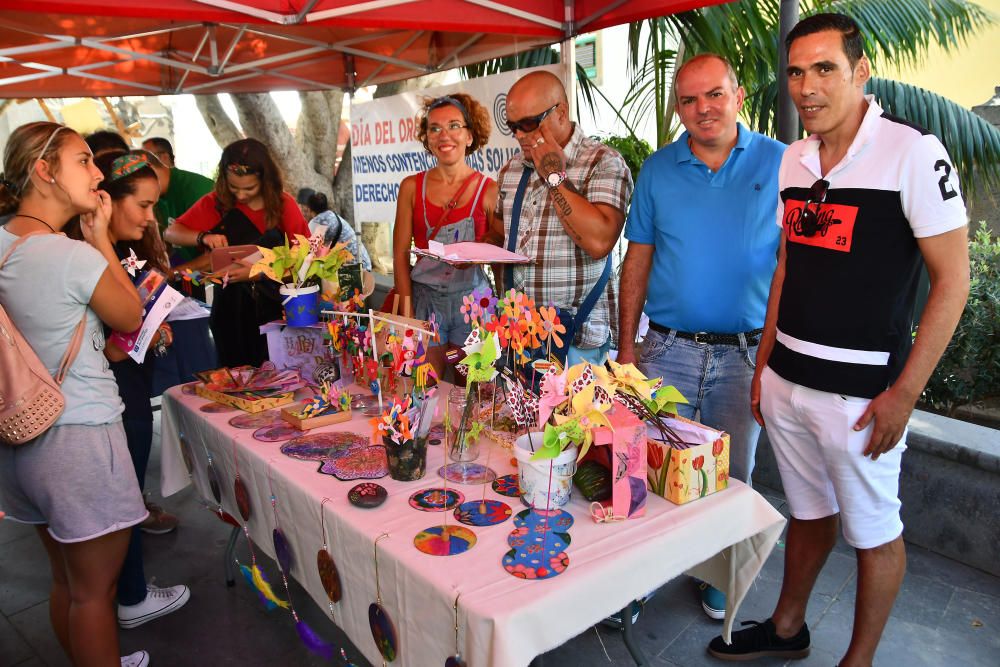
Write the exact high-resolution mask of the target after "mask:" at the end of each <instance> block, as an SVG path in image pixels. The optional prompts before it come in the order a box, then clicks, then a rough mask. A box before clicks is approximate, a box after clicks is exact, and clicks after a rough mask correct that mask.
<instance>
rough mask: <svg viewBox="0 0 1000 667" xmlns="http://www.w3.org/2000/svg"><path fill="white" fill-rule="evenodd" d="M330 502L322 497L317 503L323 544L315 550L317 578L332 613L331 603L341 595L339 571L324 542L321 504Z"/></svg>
mask: <svg viewBox="0 0 1000 667" xmlns="http://www.w3.org/2000/svg"><path fill="white" fill-rule="evenodd" d="M328 502H331V501H330V499H329V498H324V499H323V502H321V503H320V504H319V531H320V533H321V534H322V535H323V546H321V547H320V549H319V551H317V552H316V569H317V570H318V571H319V580H320V582H321V583H322V584H323V590H324V591H326V596H327V597H328V598H330V613H331V614H333V605H334V603H335V602H340V597H341V595H342V591H341V586H340V573H339V572H338V571H337V564H336V563H335V562H334V561H333V555H332V554H331V553H330V549H329V547H328V546H327V543H326V514H324V512H323V505H325V504H326V503H328Z"/></svg>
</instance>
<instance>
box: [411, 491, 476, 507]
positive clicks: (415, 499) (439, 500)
mask: <svg viewBox="0 0 1000 667" xmlns="http://www.w3.org/2000/svg"><path fill="white" fill-rule="evenodd" d="M463 500H465V496H464V495H462V492H461V491H458V490H457V489H443V488H436V489H423V490H421V491H417V492H416V493H414V494H413V495H412V496H410V507H412V508H413V509H418V510H422V511H424V512H444V511H446V510H450V509H451V508H453V507H455V506H457V505H459V504H460V503H461V502H462V501H463Z"/></svg>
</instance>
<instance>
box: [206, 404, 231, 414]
mask: <svg viewBox="0 0 1000 667" xmlns="http://www.w3.org/2000/svg"><path fill="white" fill-rule="evenodd" d="M198 409H199V410H201V411H202V412H207V413H208V414H216V413H218V412H236V411H237V410H238V409H239V408H234V407H233V406H231V405H223V404H222V403H206V404H205V405H203V406H201V407H200V408H198Z"/></svg>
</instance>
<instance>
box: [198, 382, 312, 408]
mask: <svg viewBox="0 0 1000 667" xmlns="http://www.w3.org/2000/svg"><path fill="white" fill-rule="evenodd" d="M194 393H196V394H198V395H199V396H201V397H202V398H207V399H208V400H210V401H215V402H216V403H222V404H223V405H230V406H232V407H234V408H239V409H240V410H244V411H245V412H262V411H264V410H270V409H271V408H280V407H281V406H283V405H288V404H289V403H293V402H294V401H295V392H291V391H290V392H288V393H285V394H278V395H277V396H270V397H268V398H254V397H252V396H250V395H249V393H248V392H244V393H243V394H224V393H222V392H221V391H212V390H211V389H208V388H207V387H205V385H203V384H200V383H199V384H196V385H195V386H194Z"/></svg>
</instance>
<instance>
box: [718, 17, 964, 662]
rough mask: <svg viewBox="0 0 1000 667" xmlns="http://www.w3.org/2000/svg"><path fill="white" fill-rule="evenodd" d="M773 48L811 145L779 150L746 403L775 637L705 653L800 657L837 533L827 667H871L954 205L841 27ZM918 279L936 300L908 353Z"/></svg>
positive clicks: (949, 298)
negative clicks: (833, 624)
mask: <svg viewBox="0 0 1000 667" xmlns="http://www.w3.org/2000/svg"><path fill="white" fill-rule="evenodd" d="M785 45H786V48H787V49H788V72H787V73H788V87H789V91H790V93H791V95H792V98H793V100H794V101H795V104H796V106H797V107H798V111H799V116H800V117H801V119H802V123H803V125H804V126H805V128H806V130H807V131H808V132H809V133H810V136H809V137H808V138H807V139H805V140H802V141H798V142H796V143H794V144H792V145H791V146H790V147H789V148H788V150H787V151H786V152H785V155H784V158H783V160H782V163H781V170H780V172H779V176H778V180H779V186H778V187H779V191H780V202H779V205H778V222H779V224H780V225H781V227H782V241H781V245H780V247H779V257H778V267H777V270H776V271H775V274H774V279H773V281H772V283H771V294H770V297H769V300H768V308H767V318H766V321H765V325H764V335H763V338H762V340H761V343H760V347H759V350H758V354H757V370H756V373H755V377H754V380H753V386H752V389H751V398H750V401H751V408H752V410H753V412H754V415H755V416H756V417H757V420H758V421H759V422H760V423H761V424H764V425H766V428H767V433H768V437H769V439H770V441H771V443H772V445H773V447H774V451H775V455H776V458H777V460H778V467H779V470H780V472H781V480H782V483H783V485H784V487H785V494H786V496H787V498H788V504H789V507H790V509H791V514H792V518H791V520H790V522H789V527H788V536H787V540H786V549H785V576H784V580H783V582H782V588H781V596H780V598H779V600H778V604H777V607H776V608H775V610H774V613H773V614H772V616H771V618H770V619H768V620H767V621H765V622H764V623H759V624H754V625H753V626H751V627H749V628H748V629H746V630H741V631H740V632H736V633H734V634H733V637H732V639H733V641H732V643H731V644H728V645H727V644H725V643H724V642H723V641H722V638H721V637H717V638H716V639H715V640H713V641H712V643H711V644H710V646H709V649H708V650H709V653H710V654H712V655H713V656H715V657H717V658H722V659H729V660H746V659H749V658H753V657H758V656H765V655H775V656H782V657H785V658H803V657H805V656H806V655H808V653H809V630H808V628H807V627H806V623H805V617H806V604H807V602H808V600H809V594H810V592H811V591H812V587H813V585H814V584H815V582H816V578H817V576H818V575H819V572H820V570H821V569H822V567H823V564H824V563H825V562H826V558H827V556H828V555H829V553H830V550H831V549H832V548H833V546H834V543H835V542H836V540H837V531H838V524H840V525H842V527H843V533H844V538H845V539H846V540H847V542H848V543H849V544H851V546H853V547H854V548H855V550H856V554H857V559H858V590H857V602H856V607H855V618H854V633H853V635H852V638H851V644H850V646H849V647H848V648H847V651H846V653H845V654H844V657H843V658H842V659H841V662H840V666H841V667H855V666H856V665H865V666H866V667H868V666H870V665H871V664H872V659H873V657H874V655H875V649H876V648H877V647H878V642H879V639H880V638H881V635H882V630H883V628H884V627H885V623H886V619H887V618H888V616H889V612H890V610H891V609H892V604H893V601H894V600H895V598H896V594H897V593H898V591H899V587H900V584H901V583H902V579H903V573H904V571H905V569H906V554H905V551H904V547H903V539H902V531H903V524H902V522H901V521H900V518H899V507H900V502H899V499H898V488H899V470H900V458H901V456H902V453H903V450H904V449H905V445H904V440H905V436H906V424H907V421H908V419H909V416H910V413H911V412H912V410H913V406H914V404H915V403H916V400H917V398H918V397H919V396H920V393H921V392H922V391H923V388H924V385H925V384H926V382H927V379H928V377H929V376H930V374H931V371H932V370H933V369H934V366H935V365H936V364H937V362H938V359H939V358H940V356H941V354H942V352H943V351H944V349H945V346H946V345H947V343H948V340H949V339H950V338H951V335H952V333H953V332H954V329H955V326H956V324H957V323H958V319H959V317H960V316H961V314H962V309H963V307H964V304H965V299H966V296H967V294H968V285H969V259H968V246H967V227H966V215H965V205H964V204H963V203H962V198H961V195H960V193H959V189H958V181H957V179H956V177H955V174H954V172H953V169H952V166H951V161H950V160H949V159H948V154H947V153H946V152H945V149H944V147H943V146H942V145H941V143H940V142H939V141H938V140H937V139H936V138H935V137H934V136H933V135H931V134H930V133H928V132H927V131H925V130H923V129H921V128H919V127H915V126H913V125H911V124H909V123H906V122H905V121H902V120H900V119H898V118H894V117H892V116H889V115H888V114H886V113H885V112H883V111H882V109H881V108H879V106H878V105H877V104H876V103H875V101H874V100H873V99H872V98H871V97H865V95H864V85H865V82H866V81H867V80H868V78H869V77H870V75H871V72H870V65H869V63H868V60H867V58H865V56H864V53H863V50H862V39H861V34H860V31H859V29H858V26H857V24H856V23H855V22H854V21H853V20H852V19H850V18H848V17H846V16H843V15H838V14H818V15H814V16H811V17H809V18H806V19H804V20H803V21H801V22H800V23H799V24H798V25H797V26H796V27H795V28H794V29H793V30H792V31H791V32H790V33H789V35H788V38H787V40H786V42H785ZM924 264H926V266H927V270H928V273H929V275H930V281H931V290H930V295H929V297H928V300H927V305H926V307H925V309H924V312H923V315H922V316H921V319H920V323H919V327H918V330H917V336H916V339H915V340H913V341H912V346H911V321H912V316H913V303H914V298H915V294H916V287H917V280H918V277H919V274H920V269H921V266H922V265H924ZM911 347H912V349H911Z"/></svg>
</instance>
